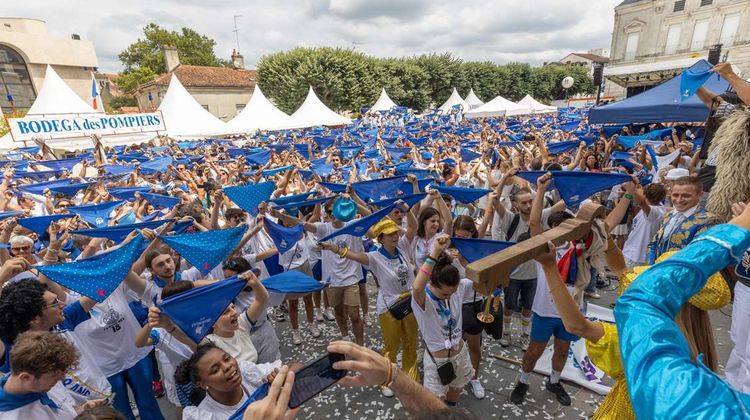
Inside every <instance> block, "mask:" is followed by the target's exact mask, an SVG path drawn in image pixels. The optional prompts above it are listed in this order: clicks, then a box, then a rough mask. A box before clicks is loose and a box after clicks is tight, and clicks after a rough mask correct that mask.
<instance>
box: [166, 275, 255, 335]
mask: <svg viewBox="0 0 750 420" xmlns="http://www.w3.org/2000/svg"><path fill="white" fill-rule="evenodd" d="M245 286H247V281H245V280H241V279H239V278H237V277H236V276H235V277H231V278H228V279H224V280H220V281H217V282H215V283H211V284H209V285H207V286H200V287H193V288H192V289H190V290H187V291H184V292H182V293H178V294H176V295H173V296H170V297H168V298H166V299H164V300H163V301H162V302H161V303H157V304H156V306H157V307H158V308H159V310H160V311H162V312H164V314H166V315H167V316H168V317H169V319H170V320H172V322H173V323H174V324H175V325H177V327H179V328H180V329H181V330H182V332H184V333H185V335H187V336H188V337H190V339H191V340H193V341H194V342H196V343H200V342H201V340H203V338H204V337H205V336H206V335H208V333H210V332H211V328H213V326H214V324H215V323H216V320H217V319H219V317H220V316H221V314H223V313H224V311H225V310H226V309H227V307H228V306H229V304H230V303H232V301H233V300H234V299H235V298H236V297H237V295H239V294H240V292H241V291H242V289H244V288H245Z"/></svg>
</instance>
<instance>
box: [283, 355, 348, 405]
mask: <svg viewBox="0 0 750 420" xmlns="http://www.w3.org/2000/svg"><path fill="white" fill-rule="evenodd" d="M345 359H346V357H345V356H344V355H343V354H340V353H327V354H325V355H324V356H323V357H321V358H319V359H317V360H315V361H313V362H311V363H309V364H308V365H307V366H305V367H303V368H302V369H301V370H300V371H299V372H297V373H296V374H295V375H294V387H293V388H292V395H291V396H290V397H289V408H297V407H299V406H300V405H302V404H304V403H305V401H307V400H309V399H311V398H313V397H314V396H316V395H318V394H320V393H321V392H323V391H324V390H325V389H327V388H328V387H330V386H331V385H333V384H335V383H336V382H338V381H339V380H341V378H343V377H344V376H346V374H347V373H348V372H347V371H346V370H339V369H334V368H333V364H334V363H336V362H340V361H343V360H345Z"/></svg>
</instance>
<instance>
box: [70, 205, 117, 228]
mask: <svg viewBox="0 0 750 420" xmlns="http://www.w3.org/2000/svg"><path fill="white" fill-rule="evenodd" d="M123 203H124V201H110V202H107V203H101V204H91V205H88V206H77V207H69V208H68V210H69V211H71V212H73V213H75V214H77V215H79V216H81V219H83V220H84V221H86V222H87V223H88V224H90V225H92V226H96V227H104V226H107V224H109V216H110V213H112V211H114V209H116V208H117V207H119V206H120V205H122V204H123Z"/></svg>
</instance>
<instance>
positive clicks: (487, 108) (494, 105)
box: [465, 96, 533, 118]
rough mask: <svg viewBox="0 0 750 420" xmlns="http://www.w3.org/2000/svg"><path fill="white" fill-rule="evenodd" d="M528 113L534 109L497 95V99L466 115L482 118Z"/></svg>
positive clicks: (467, 116) (531, 112)
mask: <svg viewBox="0 0 750 420" xmlns="http://www.w3.org/2000/svg"><path fill="white" fill-rule="evenodd" d="M526 114H533V111H532V110H531V109H529V108H526V107H522V106H520V105H518V104H516V103H515V102H512V101H509V100H508V99H505V98H503V97H502V96H496V97H495V99H493V100H491V101H489V102H487V103H486V104H484V105H482V106H480V107H479V108H476V109H472V110H471V111H469V112H467V113H466V114H465V115H466V118H481V117H500V116H503V115H505V116H510V115H526Z"/></svg>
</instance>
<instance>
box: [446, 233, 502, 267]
mask: <svg viewBox="0 0 750 420" xmlns="http://www.w3.org/2000/svg"><path fill="white" fill-rule="evenodd" d="M515 244H516V243H515V242H510V241H493V240H489V239H475V238H451V245H453V246H455V247H456V249H457V250H458V252H459V253H460V254H461V255H462V256H463V257H464V258H466V261H468V262H469V263H473V262H474V261H477V260H481V259H482V258H484V257H486V256H488V255H492V254H494V253H496V252H500V251H502V250H504V249H505V248H508V247H510V246H513V245H515Z"/></svg>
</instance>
